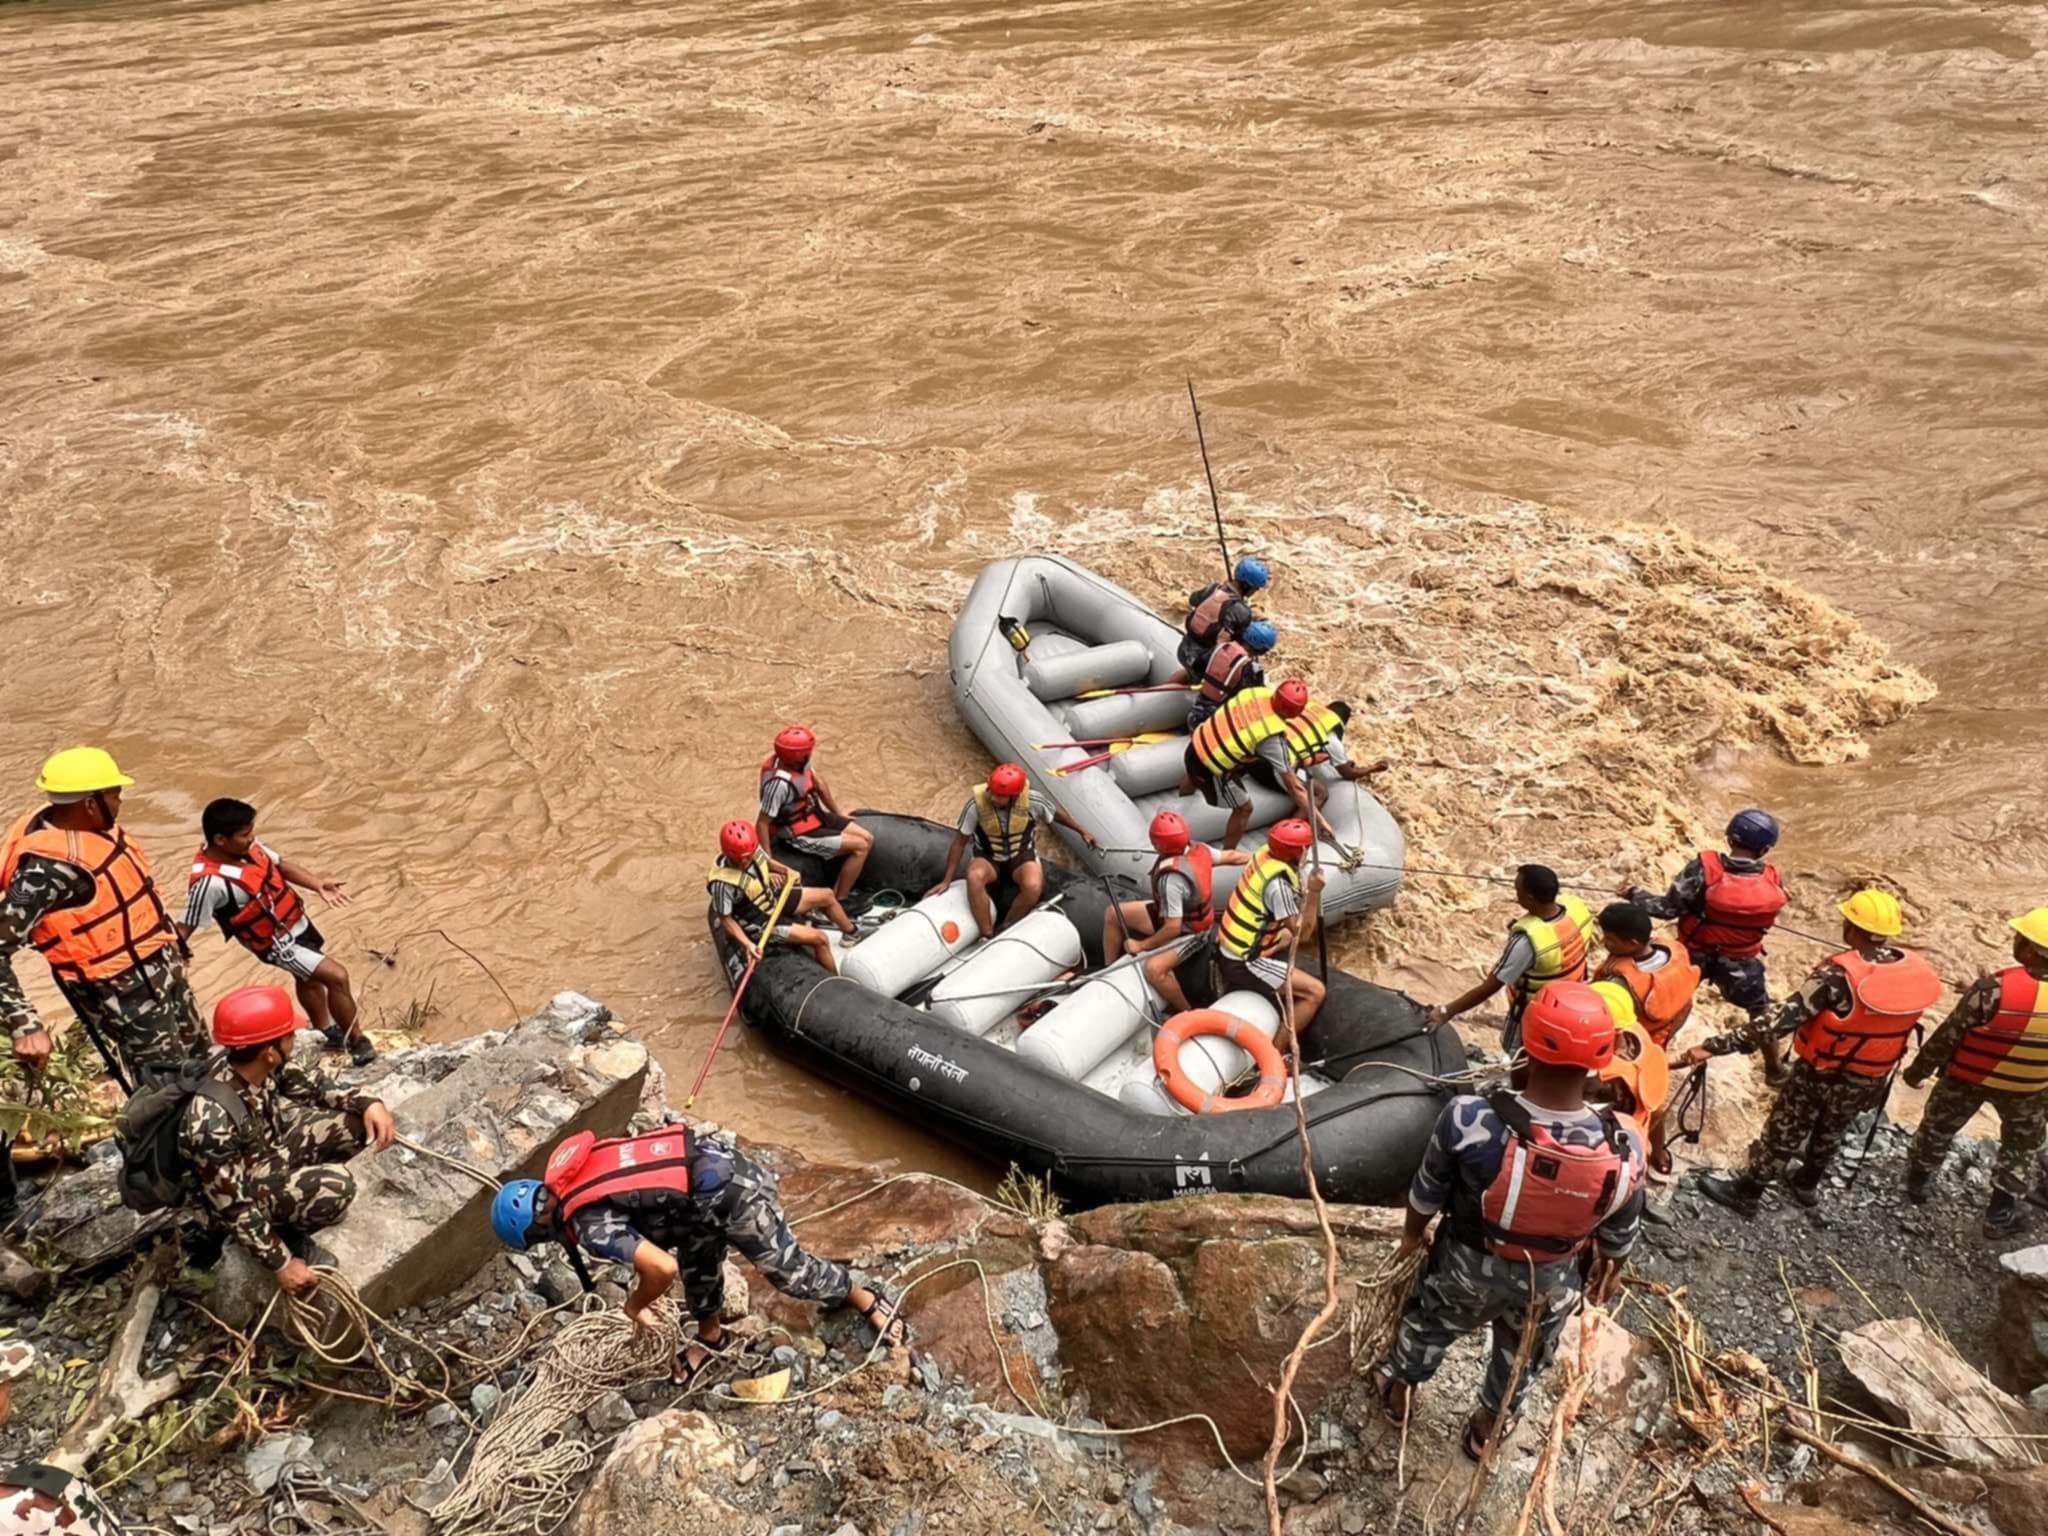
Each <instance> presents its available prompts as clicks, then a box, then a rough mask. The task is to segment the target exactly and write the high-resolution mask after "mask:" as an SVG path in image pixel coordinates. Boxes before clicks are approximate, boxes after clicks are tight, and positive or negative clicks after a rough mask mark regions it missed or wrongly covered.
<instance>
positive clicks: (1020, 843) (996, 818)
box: [974, 784, 1031, 864]
mask: <svg viewBox="0 0 2048 1536" xmlns="http://www.w3.org/2000/svg"><path fill="white" fill-rule="evenodd" d="M974 814H975V815H976V816H978V817H980V818H981V854H982V857H984V858H986V859H987V860H988V861H989V862H990V863H991V864H1014V863H1016V862H1017V861H1018V860H1019V859H1021V858H1024V857H1025V856H1026V855H1028V854H1029V853H1030V852H1031V787H1030V786H1029V785H1028V784H1027V785H1026V786H1025V787H1024V790H1023V792H1022V793H1021V794H1019V795H1018V796H1017V798H1016V799H1015V800H1012V801H1011V802H1010V803H1009V804H1008V805H998V804H996V797H995V796H994V795H992V794H990V793H989V789H988V786H987V785H986V784H977V785H976V786H975V788H974Z"/></svg>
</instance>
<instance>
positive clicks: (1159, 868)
mask: <svg viewBox="0 0 2048 1536" xmlns="http://www.w3.org/2000/svg"><path fill="white" fill-rule="evenodd" d="M1151 838H1152V848H1153V851H1154V852H1155V853H1157V854H1158V855H1159V857H1158V858H1156V859H1155V860H1153V862H1152V875H1151V879H1152V899H1151V900H1150V901H1122V902H1118V903H1117V904H1116V905H1115V906H1113V907H1111V908H1109V909H1108V910H1107V911H1105V912H1104V913H1103V914H1102V963H1103V964H1104V965H1111V964H1114V963H1115V962H1116V960H1117V957H1118V956H1120V955H1143V956H1145V961H1144V970H1145V979H1146V980H1147V981H1148V982H1150V983H1151V984H1152V990H1153V991H1155V992H1157V993H1158V994H1159V995H1160V996H1161V997H1162V998H1164V999H1165V1000H1166V1006H1167V1010H1168V1012H1169V1014H1174V1013H1185V1012H1187V1011H1188V1009H1189V1008H1190V1007H1191V1006H1192V1005H1191V1004H1190V1003H1189V1002H1188V999H1187V994H1186V993H1185V992H1184V991H1182V990H1181V985H1180V980H1179V978H1178V976H1177V975H1176V974H1175V973H1176V972H1177V971H1178V970H1179V969H1180V964H1181V962H1182V961H1183V960H1184V959H1186V958H1187V956H1188V955H1189V954H1191V953H1192V952H1193V951H1194V950H1195V949H1196V948H1197V947H1198V946H1200V945H1201V944H1203V943H1205V942H1206V941H1207V937H1208V933H1209V930H1210V929H1211V928H1212V927H1214V926H1215V923H1216V908H1215V905H1214V895H1215V879H1216V866H1217V865H1218V864H1249V863H1250V862H1251V855H1250V854H1248V853H1241V852H1238V851H1236V850H1232V851H1231V852H1228V853H1217V852H1216V851H1215V850H1213V849H1212V848H1210V847H1209V845H1208V844H1207V843H1197V842H1194V841H1193V840H1192V838H1191V837H1190V835H1189V832H1188V824H1187V822H1186V821H1185V820H1183V819H1182V817H1181V815H1180V813H1179V812H1178V811H1161V812H1160V813H1159V814H1158V815H1157V816H1154V817H1153V818H1152V828H1151Z"/></svg>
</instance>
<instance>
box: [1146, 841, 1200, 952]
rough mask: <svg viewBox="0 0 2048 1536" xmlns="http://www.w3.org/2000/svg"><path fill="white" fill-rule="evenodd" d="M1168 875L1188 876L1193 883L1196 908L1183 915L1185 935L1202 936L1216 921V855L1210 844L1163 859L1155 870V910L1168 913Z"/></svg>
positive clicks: (1153, 882)
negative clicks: (1166, 899)
mask: <svg viewBox="0 0 2048 1536" xmlns="http://www.w3.org/2000/svg"><path fill="white" fill-rule="evenodd" d="M1168 875H1185V876H1186V877H1187V878H1188V879H1189V880H1191V881H1192V882H1194V887H1195V904H1194V906H1192V907H1190V908H1189V909H1188V910H1187V911H1185V912H1183V913H1181V915H1180V925H1181V928H1182V930H1183V931H1184V932H1187V933H1202V932H1204V931H1206V930H1207V929H1208V928H1209V926H1210V925H1211V924H1213V923H1214V922H1215V921H1216V906H1215V887H1216V855H1215V853H1214V851H1212V850H1211V849H1210V847H1209V845H1208V844H1207V843H1189V844H1188V847H1187V852H1185V853H1176V854H1174V855H1173V856H1172V857H1171V858H1164V859H1161V860H1160V861H1159V862H1158V863H1156V864H1154V865H1153V866H1152V907H1153V910H1154V911H1156V912H1161V913H1163V912H1164V911H1165V910H1166V906H1165V901H1164V895H1163V893H1164V890H1165V886H1166V877H1167V876H1168Z"/></svg>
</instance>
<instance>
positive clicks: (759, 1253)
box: [676, 1152, 853, 1322]
mask: <svg viewBox="0 0 2048 1536" xmlns="http://www.w3.org/2000/svg"><path fill="white" fill-rule="evenodd" d="M706 1204H707V1205H708V1207H709V1209H708V1211H707V1214H708V1215H709V1216H710V1218H711V1220H710V1221H709V1222H707V1223H705V1224H703V1225H702V1226H700V1227H698V1228H696V1229H695V1230H693V1231H692V1232H691V1234H690V1235H689V1236H688V1237H686V1238H685V1239H684V1240H683V1241H682V1243H681V1244H680V1245H679V1247H678V1249H677V1252H676V1264H677V1267H678V1268H679V1269H680V1270H681V1273H682V1281H683V1294H684V1295H686V1296H687V1297H689V1300H690V1315H691V1316H692V1317H694V1318H696V1319H697V1320H698V1321H699V1322H702V1321H703V1320H704V1319H705V1318H708V1317H716V1316H717V1315H718V1311H719V1308H721V1307H723V1306H724V1305H725V1255H726V1251H727V1250H728V1249H738V1250H739V1252H740V1253H741V1254H743V1255H745V1257H746V1258H747V1260H748V1262H750V1263H751V1264H752V1265H753V1266H754V1268H756V1269H758V1270H760V1271H761V1273H762V1274H764V1275H766V1276H767V1277H768V1280H769V1283H770V1284H771V1285H773V1286H774V1287H775V1289H777V1290H778V1291H780V1292H782V1294H783V1295H785V1296H792V1297H794V1298H796V1299H797V1300H798V1301H822V1302H827V1303H829V1304H831V1305H834V1306H837V1305H840V1304H842V1303H843V1302H845V1300H846V1296H847V1293H848V1292H849V1291H851V1290H852V1289H853V1275H852V1272H851V1271H849V1270H848V1269H847V1267H846V1266H845V1265H844V1264H835V1263H834V1262H833V1261H832V1260H830V1259H821V1258H819V1257H818V1256H817V1255H816V1254H811V1253H806V1252H804V1250H803V1248H802V1246H801V1245H800V1244H799V1243H798V1242H797V1240H796V1234H795V1233H794V1232H792V1231H790V1229H789V1222H788V1221H787V1220H785V1219H784V1217H783V1214H782V1202H781V1201H780V1200H779V1199H778V1198H777V1197H776V1193H775V1178H774V1175H772V1174H770V1173H769V1172H768V1171H767V1170H766V1169H764V1168H762V1167H760V1166H758V1165H757V1164H755V1163H753V1162H751V1161H750V1160H748V1159H747V1158H746V1157H744V1156H742V1155H741V1154H740V1153H738V1152H735V1153H733V1154H732V1175H731V1177H730V1178H728V1179H727V1180H726V1182H725V1185H724V1187H723V1188H721V1189H720V1190H719V1191H718V1192H717V1194H715V1195H713V1196H712V1197H711V1198H710V1200H709V1201H707V1202H706Z"/></svg>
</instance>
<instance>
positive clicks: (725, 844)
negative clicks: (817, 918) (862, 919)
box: [705, 821, 854, 976]
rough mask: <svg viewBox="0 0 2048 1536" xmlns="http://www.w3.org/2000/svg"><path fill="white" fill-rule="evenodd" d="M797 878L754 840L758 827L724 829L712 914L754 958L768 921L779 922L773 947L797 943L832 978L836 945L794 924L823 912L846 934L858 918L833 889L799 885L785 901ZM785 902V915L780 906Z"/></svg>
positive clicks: (733, 824) (738, 824)
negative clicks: (805, 915) (807, 915)
mask: <svg viewBox="0 0 2048 1536" xmlns="http://www.w3.org/2000/svg"><path fill="white" fill-rule="evenodd" d="M796 879H797V873H796V871H795V870H793V869H791V868H789V867H788V866H787V865H785V864H778V863H776V861H775V860H773V859H771V858H769V857H768V855H767V854H765V853H763V852H762V851H761V845H760V843H759V842H758V841H757V840H756V838H755V836H754V824H753V823H752V822H748V821H728V822H727V823H726V824H725V825H724V826H722V827H720V828H719V829H718V858H717V860H716V861H715V862H714V863H713V864H712V866H711V874H710V876H709V878H708V879H707V880H706V881H705V889H706V890H708V891H709V892H710V894H711V912H712V915H713V916H714V917H716V918H717V919H718V923H719V926H720V927H721V928H723V929H724V930H725V931H726V933H727V934H728V935H730V936H731V938H732V941H733V943H735V944H737V945H739V947H740V948H741V949H743V950H745V951H746V952H747V956H748V958H749V959H757V958H759V956H760V953H761V948H760V945H761V934H762V931H763V930H764V929H766V928H767V926H768V919H769V918H770V917H771V916H773V917H774V918H775V932H774V933H773V934H771V935H770V936H769V939H768V942H769V943H770V944H795V945H799V946H800V947H802V948H804V949H808V950H809V951H810V952H811V956H812V958H813V959H815V960H816V961H817V962H818V964H820V965H822V966H823V967H824V968H825V974H826V975H827V976H837V975H838V974H839V966H838V964H837V963H836V962H835V961H834V960H833V958H832V941H831V940H830V939H828V938H826V937H825V935H824V934H823V933H822V932H821V931H820V930H818V929H816V928H813V927H812V926H811V925H810V924H809V923H798V922H793V921H791V919H792V918H795V917H796V916H798V915H799V914H801V913H805V912H823V913H824V914H825V915H826V916H827V917H829V918H830V919H831V920H832V926H833V927H835V928H837V929H838V930H839V931H840V932H841V933H844V934H851V933H852V932H853V931H854V926H853V919H852V918H850V917H848V916H847V915H846V909H845V908H844V907H842V906H840V905H839V898H838V897H837V896H834V895H833V894H832V892H831V889H830V888H829V887H827V886H821V885H820V886H806V885H798V886H797V889H796V890H795V891H794V892H793V893H792V895H791V897H790V899H788V900H782V895H783V891H784V889H785V888H786V887H787V885H788V884H789V883H790V882H792V881H795V880H796ZM778 900H782V907H781V911H780V912H777V911H776V903H777V901H778Z"/></svg>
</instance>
